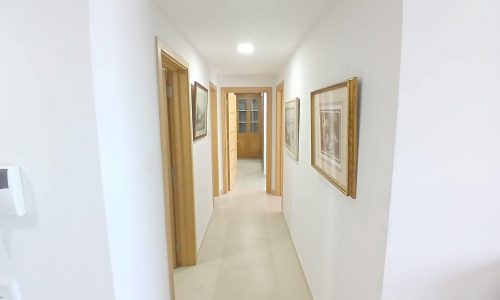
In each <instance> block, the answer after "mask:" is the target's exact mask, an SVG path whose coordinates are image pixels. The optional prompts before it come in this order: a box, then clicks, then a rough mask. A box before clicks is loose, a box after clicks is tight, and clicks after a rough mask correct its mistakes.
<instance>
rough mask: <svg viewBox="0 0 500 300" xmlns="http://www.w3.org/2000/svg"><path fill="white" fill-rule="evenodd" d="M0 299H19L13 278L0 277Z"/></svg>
mask: <svg viewBox="0 0 500 300" xmlns="http://www.w3.org/2000/svg"><path fill="white" fill-rule="evenodd" d="M0 300H21V297H20V296H19V291H18V289H17V284H16V282H15V281H14V280H9V279H5V278H0Z"/></svg>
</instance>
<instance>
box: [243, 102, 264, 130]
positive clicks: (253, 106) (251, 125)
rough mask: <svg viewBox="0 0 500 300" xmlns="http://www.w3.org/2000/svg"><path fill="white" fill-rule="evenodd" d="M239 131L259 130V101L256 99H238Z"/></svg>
mask: <svg viewBox="0 0 500 300" xmlns="http://www.w3.org/2000/svg"><path fill="white" fill-rule="evenodd" d="M238 130H239V133H258V132H259V101H258V100H257V99H239V100H238Z"/></svg>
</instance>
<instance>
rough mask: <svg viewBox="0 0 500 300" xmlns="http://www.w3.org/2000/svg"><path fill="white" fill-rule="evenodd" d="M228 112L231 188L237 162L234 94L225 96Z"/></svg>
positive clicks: (234, 179) (236, 124)
mask: <svg viewBox="0 0 500 300" xmlns="http://www.w3.org/2000/svg"><path fill="white" fill-rule="evenodd" d="M227 101H228V104H227V112H228V126H227V128H228V146H229V149H228V152H229V155H228V157H229V190H232V189H233V187H234V184H235V182H236V176H237V171H238V168H237V162H238V121H237V120H238V115H237V110H236V95H235V94H228V96H227Z"/></svg>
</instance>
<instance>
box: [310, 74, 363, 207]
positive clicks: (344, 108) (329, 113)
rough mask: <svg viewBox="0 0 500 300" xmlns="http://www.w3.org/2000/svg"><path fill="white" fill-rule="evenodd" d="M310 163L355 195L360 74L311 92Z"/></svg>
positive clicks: (343, 189)
mask: <svg viewBox="0 0 500 300" xmlns="http://www.w3.org/2000/svg"><path fill="white" fill-rule="evenodd" d="M311 165H312V166H313V167H314V168H315V169H316V170H317V171H318V172H319V173H320V174H321V175H323V176H324V177H325V178H326V179H328V181H330V182H331V183H332V184H333V185H335V186H336V187H337V188H338V189H339V190H341V191H342V192H343V193H344V194H346V195H347V196H349V197H351V198H353V199H355V198H356V180H357V165H358V80H357V78H352V79H349V80H346V81H344V82H341V83H338V84H335V85H332V86H330V87H327V88H324V89H321V90H317V91H314V92H312V93H311Z"/></svg>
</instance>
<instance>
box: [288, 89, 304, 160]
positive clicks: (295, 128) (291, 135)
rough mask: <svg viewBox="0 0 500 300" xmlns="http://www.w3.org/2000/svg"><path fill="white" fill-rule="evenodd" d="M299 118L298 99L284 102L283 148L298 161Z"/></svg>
mask: <svg viewBox="0 0 500 300" xmlns="http://www.w3.org/2000/svg"><path fill="white" fill-rule="evenodd" d="M299 116H300V100H299V98H295V99H293V100H291V101H287V102H285V133H284V134H285V148H286V149H287V150H288V153H289V154H290V155H291V156H292V157H293V158H294V159H295V160H298V159H299Z"/></svg>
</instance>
